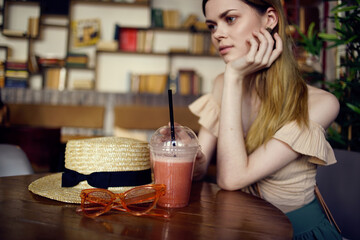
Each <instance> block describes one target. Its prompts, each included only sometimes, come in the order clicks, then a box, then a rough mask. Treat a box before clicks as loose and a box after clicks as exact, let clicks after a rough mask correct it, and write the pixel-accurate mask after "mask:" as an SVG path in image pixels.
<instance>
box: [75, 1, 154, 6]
mask: <svg viewBox="0 0 360 240" xmlns="http://www.w3.org/2000/svg"><path fill="white" fill-rule="evenodd" d="M71 3H87V4H89V3H90V4H108V5H117V6H130V7H149V6H150V1H146V2H145V1H144V2H133V3H127V2H113V1H98V0H71Z"/></svg>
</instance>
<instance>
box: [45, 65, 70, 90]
mask: <svg viewBox="0 0 360 240" xmlns="http://www.w3.org/2000/svg"><path fill="white" fill-rule="evenodd" d="M64 70H65V69H62V68H49V69H47V70H46V73H45V84H44V85H45V88H46V89H58V90H62V89H64V87H65V74H64V73H65V72H64Z"/></svg>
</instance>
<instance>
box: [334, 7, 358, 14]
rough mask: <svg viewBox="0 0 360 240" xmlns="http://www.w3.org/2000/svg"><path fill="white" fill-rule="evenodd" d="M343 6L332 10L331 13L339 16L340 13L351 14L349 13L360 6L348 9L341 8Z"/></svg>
mask: <svg viewBox="0 0 360 240" xmlns="http://www.w3.org/2000/svg"><path fill="white" fill-rule="evenodd" d="M341 7H342V6H340V8H337V9H335V10H332V11H331V13H332V14H338V13H341V12H349V11H352V10H355V9H357V8H358V6H348V7H343V8H341Z"/></svg>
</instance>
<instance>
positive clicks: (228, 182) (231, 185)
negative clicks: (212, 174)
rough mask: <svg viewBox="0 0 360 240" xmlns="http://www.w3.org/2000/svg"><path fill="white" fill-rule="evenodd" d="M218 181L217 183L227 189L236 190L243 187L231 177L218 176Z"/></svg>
mask: <svg viewBox="0 0 360 240" xmlns="http://www.w3.org/2000/svg"><path fill="white" fill-rule="evenodd" d="M216 181H217V185H218V186H219V187H220V188H221V189H223V190H226V191H235V190H238V189H240V188H241V187H239V186H238V185H237V184H236V183H235V182H234V181H233V180H232V179H229V178H227V179H226V178H225V179H224V178H221V177H217V179H216Z"/></svg>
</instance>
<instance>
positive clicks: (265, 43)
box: [228, 29, 283, 77]
mask: <svg viewBox="0 0 360 240" xmlns="http://www.w3.org/2000/svg"><path fill="white" fill-rule="evenodd" d="M246 42H247V44H248V45H249V51H248V53H247V54H246V55H245V56H244V57H241V58H238V59H236V60H234V61H232V62H230V63H228V64H230V68H233V69H235V70H236V71H237V73H238V74H239V75H240V76H242V77H244V76H247V75H249V74H252V73H254V72H256V71H259V70H261V69H264V68H268V67H270V66H271V64H273V62H274V61H275V60H276V59H277V58H278V57H279V56H280V54H281V52H282V47H283V46H282V40H281V38H280V36H279V35H278V34H277V33H275V34H274V37H273V36H272V35H271V34H270V33H269V32H268V31H267V30H265V29H260V31H254V32H253V34H252V36H251V37H250V38H249V39H247V41H246ZM274 46H275V48H274Z"/></svg>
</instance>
